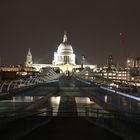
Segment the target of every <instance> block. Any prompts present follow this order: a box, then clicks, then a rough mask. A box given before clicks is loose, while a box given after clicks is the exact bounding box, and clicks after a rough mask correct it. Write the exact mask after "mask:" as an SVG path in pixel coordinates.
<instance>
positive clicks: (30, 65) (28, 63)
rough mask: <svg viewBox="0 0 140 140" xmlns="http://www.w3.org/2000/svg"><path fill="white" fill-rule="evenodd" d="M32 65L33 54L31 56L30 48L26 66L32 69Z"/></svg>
mask: <svg viewBox="0 0 140 140" xmlns="http://www.w3.org/2000/svg"><path fill="white" fill-rule="evenodd" d="M32 64H33V60H32V54H31V51H30V48H29V50H28V54H27V57H26V62H25V66H26V67H32Z"/></svg>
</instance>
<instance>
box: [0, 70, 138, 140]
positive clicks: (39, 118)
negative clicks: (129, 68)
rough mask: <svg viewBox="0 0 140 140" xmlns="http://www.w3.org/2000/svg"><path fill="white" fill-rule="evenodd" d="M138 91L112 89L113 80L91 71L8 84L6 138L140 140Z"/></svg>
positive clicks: (1, 128)
mask: <svg viewBox="0 0 140 140" xmlns="http://www.w3.org/2000/svg"><path fill="white" fill-rule="evenodd" d="M87 72H88V75H87ZM105 83H107V84H105ZM113 84H116V83H113ZM107 85H109V86H107ZM130 85H132V84H131V83H130V84H129V86H130ZM136 89H137V90H135V92H132V90H130V92H129V91H126V90H121V89H117V88H114V87H113V86H112V87H111V86H110V81H103V79H100V78H98V79H97V77H93V75H90V71H89V70H88V69H84V70H83V71H81V72H80V73H73V74H72V75H68V76H66V75H63V74H57V73H55V72H54V71H53V70H49V71H48V72H47V74H39V75H37V76H32V77H29V78H26V79H20V80H13V81H5V82H2V83H1V85H0V132H1V133H0V138H1V139H2V140H11V139H12V140H14V139H21V140H25V139H26V140H27V139H44V138H45V139H51V140H53V139H65V140H66V139H68V140H69V139H81V140H83V139H84V140H85V139H86V140H89V139H95V140H96V139H107V140H112V139H113V140H125V139H126V140H127V139H128V140H139V139H140V134H139V130H140V129H139V128H140V97H139V87H136Z"/></svg>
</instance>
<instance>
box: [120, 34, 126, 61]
mask: <svg viewBox="0 0 140 140" xmlns="http://www.w3.org/2000/svg"><path fill="white" fill-rule="evenodd" d="M119 35H120V43H121V47H122V53H123V57H124V59H125V62H126V61H127V49H126V46H125V36H124V33H123V32H120V34H119Z"/></svg>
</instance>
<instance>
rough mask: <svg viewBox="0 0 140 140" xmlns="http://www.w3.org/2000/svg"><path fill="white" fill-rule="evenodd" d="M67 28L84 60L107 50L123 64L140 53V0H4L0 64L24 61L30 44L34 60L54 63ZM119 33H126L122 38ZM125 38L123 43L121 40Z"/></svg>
mask: <svg viewBox="0 0 140 140" xmlns="http://www.w3.org/2000/svg"><path fill="white" fill-rule="evenodd" d="M64 31H67V36H68V40H69V42H70V43H71V45H72V47H73V49H74V52H75V53H76V61H77V62H80V58H81V55H85V56H86V58H87V62H88V63H89V64H97V65H99V66H101V65H103V64H105V63H106V57H107V56H108V55H110V54H111V55H113V56H114V61H115V62H116V63H119V64H121V65H122V64H123V63H124V62H123V61H124V60H125V56H129V57H137V56H140V55H139V52H140V2H139V0H27V1H26V0H1V2H0V56H1V61H2V64H6V65H10V64H15V65H16V64H24V62H25V58H26V54H27V51H28V48H31V52H32V55H33V60H34V62H35V63H52V60H53V52H54V51H56V50H57V47H58V45H59V44H60V43H61V42H62V40H63V34H64ZM120 32H123V37H122V38H121V39H122V41H121V39H120V36H119V34H120ZM121 42H123V43H121Z"/></svg>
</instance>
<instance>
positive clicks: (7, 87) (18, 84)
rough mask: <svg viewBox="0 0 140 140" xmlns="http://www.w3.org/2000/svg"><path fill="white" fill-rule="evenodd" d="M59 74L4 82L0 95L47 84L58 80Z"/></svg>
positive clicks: (0, 86) (0, 88)
mask: <svg viewBox="0 0 140 140" xmlns="http://www.w3.org/2000/svg"><path fill="white" fill-rule="evenodd" d="M61 76H62V75H61V74H56V73H54V72H53V73H51V75H49V76H48V75H39V76H36V77H31V78H27V79H20V80H12V81H4V82H3V83H1V85H0V93H5V92H11V91H15V90H18V89H26V88H29V87H32V86H35V85H39V84H44V83H47V82H48V81H50V80H55V79H59V77H61Z"/></svg>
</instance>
